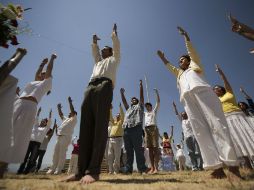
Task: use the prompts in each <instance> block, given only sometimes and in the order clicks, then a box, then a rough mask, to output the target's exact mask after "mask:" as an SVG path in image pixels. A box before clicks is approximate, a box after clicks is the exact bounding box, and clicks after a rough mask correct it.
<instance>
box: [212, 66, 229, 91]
mask: <svg viewBox="0 0 254 190" xmlns="http://www.w3.org/2000/svg"><path fill="white" fill-rule="evenodd" d="M215 68H216V72H218V73H219V75H220V77H221V79H222V80H223V83H224V88H225V89H226V91H227V92H230V93H233V89H232V87H231V85H230V84H229V82H228V80H227V78H226V76H225V74H224V73H223V71H222V70H221V69H220V68H219V66H218V65H215Z"/></svg>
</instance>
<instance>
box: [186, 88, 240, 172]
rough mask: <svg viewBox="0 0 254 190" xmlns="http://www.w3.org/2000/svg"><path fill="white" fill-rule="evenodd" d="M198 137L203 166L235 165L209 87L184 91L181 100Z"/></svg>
mask: <svg viewBox="0 0 254 190" xmlns="http://www.w3.org/2000/svg"><path fill="white" fill-rule="evenodd" d="M182 103H183V105H184V108H185V111H186V113H187V114H188V117H189V119H190V122H191V124H192V127H193V132H194V135H195V138H196V140H197V141H198V144H199V147H200V151H201V155H202V158H203V161H204V165H203V166H204V168H205V169H217V168H220V167H222V165H223V163H224V164H226V165H228V166H237V165H239V162H238V161H237V156H236V152H235V149H234V145H233V142H232V139H231V137H230V134H229V129H228V125H227V121H226V118H225V115H224V113H223V111H222V106H221V103H220V101H219V99H218V97H217V96H216V94H215V93H214V92H213V90H212V89H211V88H210V87H196V88H195V89H193V90H191V91H190V92H186V93H185V94H184V96H183V101H182Z"/></svg>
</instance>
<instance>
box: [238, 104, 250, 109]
mask: <svg viewBox="0 0 254 190" xmlns="http://www.w3.org/2000/svg"><path fill="white" fill-rule="evenodd" d="M240 104H243V105H245V106H246V108H247V109H248V108H249V105H248V104H247V103H246V102H238V106H239V107H240Z"/></svg>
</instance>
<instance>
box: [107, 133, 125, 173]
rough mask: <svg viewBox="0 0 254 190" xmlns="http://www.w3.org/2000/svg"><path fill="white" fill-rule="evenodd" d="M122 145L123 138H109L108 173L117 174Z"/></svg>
mask: <svg viewBox="0 0 254 190" xmlns="http://www.w3.org/2000/svg"><path fill="white" fill-rule="evenodd" d="M122 145H123V138H122V137H118V138H109V144H108V166H109V172H111V173H112V172H116V173H119V169H120V158H121V148H122Z"/></svg>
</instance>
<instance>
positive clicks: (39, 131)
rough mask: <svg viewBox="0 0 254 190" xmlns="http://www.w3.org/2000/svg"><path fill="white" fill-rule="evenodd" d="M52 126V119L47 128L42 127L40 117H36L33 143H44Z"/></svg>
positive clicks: (49, 120) (32, 135)
mask: <svg viewBox="0 0 254 190" xmlns="http://www.w3.org/2000/svg"><path fill="white" fill-rule="evenodd" d="M50 125H51V119H50V118H49V119H48V123H47V125H46V126H45V127H40V123H39V117H36V119H35V124H34V126H33V129H32V134H31V139H30V140H31V141H36V142H39V143H42V141H43V139H44V138H45V136H46V134H47V132H48V130H49V128H50Z"/></svg>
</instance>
